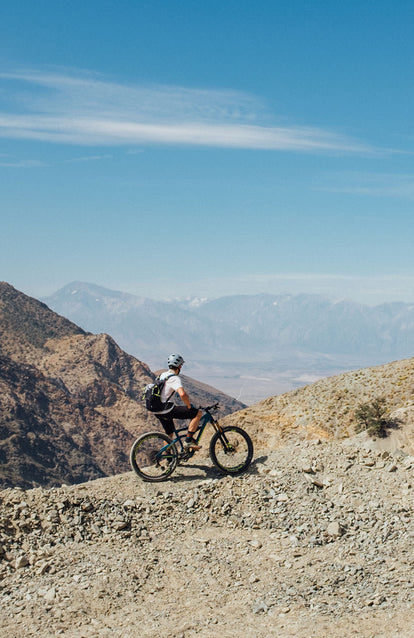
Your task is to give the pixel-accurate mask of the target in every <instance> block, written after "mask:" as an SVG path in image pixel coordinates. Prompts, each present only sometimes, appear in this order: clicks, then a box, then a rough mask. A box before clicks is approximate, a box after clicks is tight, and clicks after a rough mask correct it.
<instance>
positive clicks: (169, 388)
mask: <svg viewBox="0 0 414 638" xmlns="http://www.w3.org/2000/svg"><path fill="white" fill-rule="evenodd" d="M165 377H168V379H167V380H166V382H165V384H164V387H163V389H162V390H161V401H162V402H163V403H165V402H166V401H168V405H167V407H166V409H165V410H163V411H162V412H155V414H167V413H168V412H171V410H172V409H173V407H174V395H175V393H176V392H177V390H178V389H179V388H182V387H183V384H182V382H181V379H180V377H179V376H178V374H172V371H171V370H166V371H165V372H163V373H162V374H160V379H165Z"/></svg>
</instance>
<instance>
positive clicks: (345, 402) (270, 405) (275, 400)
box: [228, 358, 414, 454]
mask: <svg viewBox="0 0 414 638" xmlns="http://www.w3.org/2000/svg"><path fill="white" fill-rule="evenodd" d="M376 397H383V398H384V399H385V401H386V405H387V407H388V416H389V418H390V420H394V422H395V429H394V430H391V431H390V435H391V436H390V438H389V442H391V443H392V444H393V445H394V447H403V448H405V449H406V451H408V452H410V453H413V454H414V358H412V359H403V360H401V361H394V362H392V363H388V364H385V365H381V366H375V367H371V368H363V369H361V370H355V371H352V372H346V373H343V374H340V375H336V376H332V377H328V378H326V379H321V380H320V381H317V382H316V383H312V384H310V385H307V386H305V387H303V388H299V389H298V390H293V391H291V392H287V393H285V394H280V395H278V396H274V397H270V398H268V399H265V400H264V401H261V402H260V403H257V404H255V405H253V406H251V407H249V408H246V409H244V410H241V411H239V412H237V415H234V416H229V417H228V421H229V422H230V423H233V422H234V423H236V422H237V423H238V424H239V425H241V426H242V427H244V428H245V429H247V430H248V431H249V432H251V433H253V435H254V437H255V440H256V442H257V444H258V445H259V446H260V447H266V448H270V449H274V448H277V447H279V446H280V445H284V444H285V443H286V442H287V441H289V440H293V439H297V438H298V437H299V438H304V439H307V438H309V439H311V438H315V437H322V438H327V439H335V438H336V439H338V438H339V439H341V438H346V437H349V436H352V435H353V434H354V432H355V425H356V419H355V410H356V409H357V408H358V406H359V405H360V404H361V403H366V402H370V401H372V400H373V399H374V398H376Z"/></svg>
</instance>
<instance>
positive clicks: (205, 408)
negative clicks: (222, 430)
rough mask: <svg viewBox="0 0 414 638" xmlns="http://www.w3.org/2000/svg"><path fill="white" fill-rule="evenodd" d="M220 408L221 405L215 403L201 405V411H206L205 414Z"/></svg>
mask: <svg viewBox="0 0 414 638" xmlns="http://www.w3.org/2000/svg"><path fill="white" fill-rule="evenodd" d="M219 407H220V403H213V405H207V406H204V405H200V406H199V408H198V409H199V410H204V411H205V412H210V411H211V410H218V409H219Z"/></svg>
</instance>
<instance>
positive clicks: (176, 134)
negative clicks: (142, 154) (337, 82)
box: [0, 71, 375, 154]
mask: <svg viewBox="0 0 414 638" xmlns="http://www.w3.org/2000/svg"><path fill="white" fill-rule="evenodd" d="M0 80H2V81H3V82H4V84H5V90H3V95H4V94H5V92H7V95H8V105H9V108H8V109H4V108H3V109H1V110H0V136H2V137H8V138H14V139H28V140H40V141H47V142H52V143H60V144H76V145H85V146H110V145H123V146H129V147H131V146H136V145H139V146H143V145H150V144H169V145H184V146H207V147H221V148H237V149H263V150H279V151H300V152H314V153H315V152H330V153H360V154H363V153H372V152H375V149H374V148H372V147H370V146H369V145H365V144H363V143H361V142H358V141H354V140H352V139H349V138H347V137H345V136H342V135H340V134H336V133H333V132H330V131H326V130H323V129H321V128H316V127H311V126H286V125H282V126H280V125H278V126H275V125H274V124H273V120H274V117H273V116H272V114H270V113H269V112H268V111H267V110H266V108H265V106H264V104H263V103H262V102H261V101H260V100H259V99H257V98H255V97H254V96H251V95H247V94H245V93H243V92H238V91H226V90H216V91H214V90H203V89H189V88H185V87H174V86H149V87H148V86H146V87H143V86H136V85H127V84H118V83H114V82H109V81H105V80H102V79H100V78H98V77H96V76H94V75H91V74H87V73H82V74H77V75H74V74H69V73H61V72H57V73H56V72H55V73H52V72H38V71H26V72H18V73H17V72H14V73H2V74H1V73H0ZM0 104H1V102H0ZM10 106H12V108H10Z"/></svg>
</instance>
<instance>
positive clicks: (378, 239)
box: [0, 0, 414, 303]
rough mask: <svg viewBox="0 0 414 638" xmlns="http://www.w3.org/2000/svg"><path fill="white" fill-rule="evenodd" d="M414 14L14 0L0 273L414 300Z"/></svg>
mask: <svg viewBox="0 0 414 638" xmlns="http://www.w3.org/2000/svg"><path fill="white" fill-rule="evenodd" d="M413 26H414V5H413V3H412V2H408V1H407V2H406V1H405V0H401V1H399V2H391V1H382V0H376V1H374V0H366V1H358V2H357V1H352V0H349V1H348V2H343V1H336V0H330V1H329V2H328V1H327V0H326V1H324V2H322V1H317V0H316V1H313V2H310V1H307V2H305V1H299V0H298V1H295V0H291V1H287V0H286V1H282V2H276V1H272V2H270V1H267V0H264V1H262V2H253V1H243V0H238V1H237V2H236V1H233V0H230V1H228V2H226V1H225V0H221V1H220V2H219V1H216V0H209V1H208V2H206V1H199V0H193V1H189V0H181V1H178V0H176V1H166V0H164V1H159V0H151V1H141V0H136V1H132V0H124V1H122V0H121V1H119V0H118V1H116V2H115V1H110V0H100V1H99V2H98V1H95V0H89V1H88V0H86V1H81V0H71V1H69V0H61V1H60V2H56V1H52V0H37V2H32V1H28V0H14V1H13V2H11V1H7V0H4V1H3V2H2V3H0V211H1V225H2V233H1V239H0V279H2V280H5V281H8V282H10V283H11V284H13V285H14V286H16V287H17V288H19V289H20V290H22V291H24V292H27V293H28V294H32V295H34V296H42V295H47V294H49V293H51V292H53V291H54V290H56V289H57V288H59V287H61V286H63V285H65V284H66V283H69V282H70V281H73V280H81V281H88V282H92V283H96V284H99V285H103V286H106V287H109V288H116V289H119V290H124V291H128V292H133V293H137V294H144V295H147V296H152V297H163V296H167V297H171V296H187V295H201V296H218V295H222V294H235V293H241V292H245V293H256V292H275V293H277V292H293V293H296V292H323V293H327V294H333V295H336V296H348V297H353V298H355V299H358V300H359V301H366V302H367V303H377V302H380V301H382V300H392V299H402V300H406V301H414V257H413V253H414V251H413V250H412V244H413V235H414V233H413V231H414V215H413V212H414V208H413V207H414V168H413V166H414V162H413V160H414V156H413V152H414V127H413V117H412V113H413V112H414V104H413V101H414V100H413V97H414V88H413V87H414V82H413V79H414V78H413V75H414V59H413V58H414V43H413V38H412V31H413Z"/></svg>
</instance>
